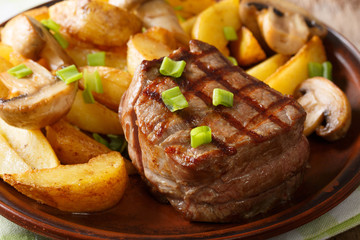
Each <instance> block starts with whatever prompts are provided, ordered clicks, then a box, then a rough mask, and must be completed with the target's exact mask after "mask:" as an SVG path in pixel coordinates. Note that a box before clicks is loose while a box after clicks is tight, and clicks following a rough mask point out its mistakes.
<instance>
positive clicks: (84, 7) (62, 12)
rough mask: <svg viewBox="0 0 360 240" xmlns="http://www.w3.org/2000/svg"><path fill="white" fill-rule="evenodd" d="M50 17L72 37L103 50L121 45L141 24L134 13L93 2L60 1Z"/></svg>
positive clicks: (89, 0) (52, 8) (50, 12)
mask: <svg viewBox="0 0 360 240" xmlns="http://www.w3.org/2000/svg"><path fill="white" fill-rule="evenodd" d="M49 14H50V18H51V19H52V20H54V21H55V22H57V23H58V24H60V25H61V26H62V28H63V30H64V31H66V32H67V33H69V34H70V35H71V36H74V37H75V38H77V39H80V40H81V41H85V42H89V43H92V44H95V45H98V46H102V47H116V46H117V47H120V46H122V45H124V44H125V43H126V42H127V41H128V39H129V38H130V36H131V35H133V34H134V33H137V32H139V31H140V30H141V25H142V24H141V21H140V20H139V19H138V18H137V17H136V16H135V15H134V14H132V13H130V12H127V11H126V10H123V9H121V8H118V7H115V6H113V5H111V4H108V3H106V2H100V1H96V0H83V1H76V0H70V1H63V2H59V3H57V4H54V5H52V6H51V7H50V8H49Z"/></svg>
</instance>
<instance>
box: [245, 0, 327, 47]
mask: <svg viewBox="0 0 360 240" xmlns="http://www.w3.org/2000/svg"><path fill="white" fill-rule="evenodd" d="M239 11H240V17H241V20H242V22H243V24H244V25H245V26H246V27H248V28H249V29H250V30H251V31H252V33H253V34H254V36H255V37H256V38H257V39H258V40H259V42H260V44H261V45H262V47H263V48H264V49H265V50H267V51H275V52H278V53H282V54H294V53H296V52H297V50H299V49H300V48H301V46H302V45H303V44H304V43H305V42H306V41H307V40H308V39H309V38H310V37H312V36H314V35H318V36H320V37H324V36H325V35H326V34H327V28H326V26H325V25H324V24H323V23H321V22H320V21H319V20H317V19H316V18H315V17H313V16H312V15H311V14H309V13H308V12H307V11H306V10H304V9H302V8H300V7H298V6H296V5H294V4H292V3H290V2H287V1H284V0H243V1H241V2H240V7H239Z"/></svg>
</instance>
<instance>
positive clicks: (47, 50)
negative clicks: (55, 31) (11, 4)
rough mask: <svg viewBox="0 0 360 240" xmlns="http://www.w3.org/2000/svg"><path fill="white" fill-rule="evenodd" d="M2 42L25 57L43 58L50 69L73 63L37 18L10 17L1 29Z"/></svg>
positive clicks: (24, 16) (22, 15)
mask: <svg viewBox="0 0 360 240" xmlns="http://www.w3.org/2000/svg"><path fill="white" fill-rule="evenodd" d="M1 34H2V36H1V40H2V42H3V43H5V44H7V45H9V46H12V47H13V49H14V50H15V51H17V52H19V53H20V54H21V55H23V56H24V57H25V58H28V59H32V60H34V61H36V60H38V59H39V58H41V57H42V58H44V59H45V60H46V61H47V62H48V63H49V66H50V69H51V70H57V69H58V68H60V67H61V66H67V65H71V64H73V61H72V59H71V58H70V57H69V56H68V55H67V53H66V52H65V50H64V49H63V48H62V47H61V46H60V45H59V43H58V42H57V41H56V40H55V38H54V37H53V36H52V34H51V33H50V32H49V31H48V30H47V29H46V28H45V27H44V26H43V25H42V24H41V23H39V22H38V21H37V20H35V19H34V18H32V17H29V16H26V15H24V14H21V15H18V16H17V17H15V18H13V19H11V20H10V21H9V22H8V23H7V24H6V25H5V27H4V29H3V30H2V31H1Z"/></svg>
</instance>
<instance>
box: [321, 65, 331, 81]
mask: <svg viewBox="0 0 360 240" xmlns="http://www.w3.org/2000/svg"><path fill="white" fill-rule="evenodd" d="M322 66H323V68H324V71H323V77H324V78H327V79H329V80H332V64H331V62H329V61H326V62H323V64H322Z"/></svg>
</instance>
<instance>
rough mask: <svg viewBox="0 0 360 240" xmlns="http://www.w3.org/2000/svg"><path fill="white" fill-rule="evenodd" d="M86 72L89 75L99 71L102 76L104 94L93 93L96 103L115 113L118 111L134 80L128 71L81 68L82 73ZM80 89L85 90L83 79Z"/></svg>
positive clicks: (109, 68)
mask: <svg viewBox="0 0 360 240" xmlns="http://www.w3.org/2000/svg"><path fill="white" fill-rule="evenodd" d="M85 70H86V71H88V72H89V73H93V72H95V71H98V73H99V75H100V78H101V82H102V87H103V90H104V92H103V93H96V92H93V93H92V94H93V96H94V98H95V99H96V101H98V102H99V103H101V104H103V105H105V106H106V107H108V108H110V109H111V110H113V111H118V109H119V103H120V100H121V96H122V95H123V94H124V92H125V91H126V89H127V88H128V87H129V85H130V82H131V79H132V77H131V75H130V74H129V73H128V72H126V71H123V70H119V69H116V68H111V67H90V66H87V67H82V68H80V71H82V72H84V71H85ZM79 87H80V89H84V79H83V78H82V79H81V80H80V81H79Z"/></svg>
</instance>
